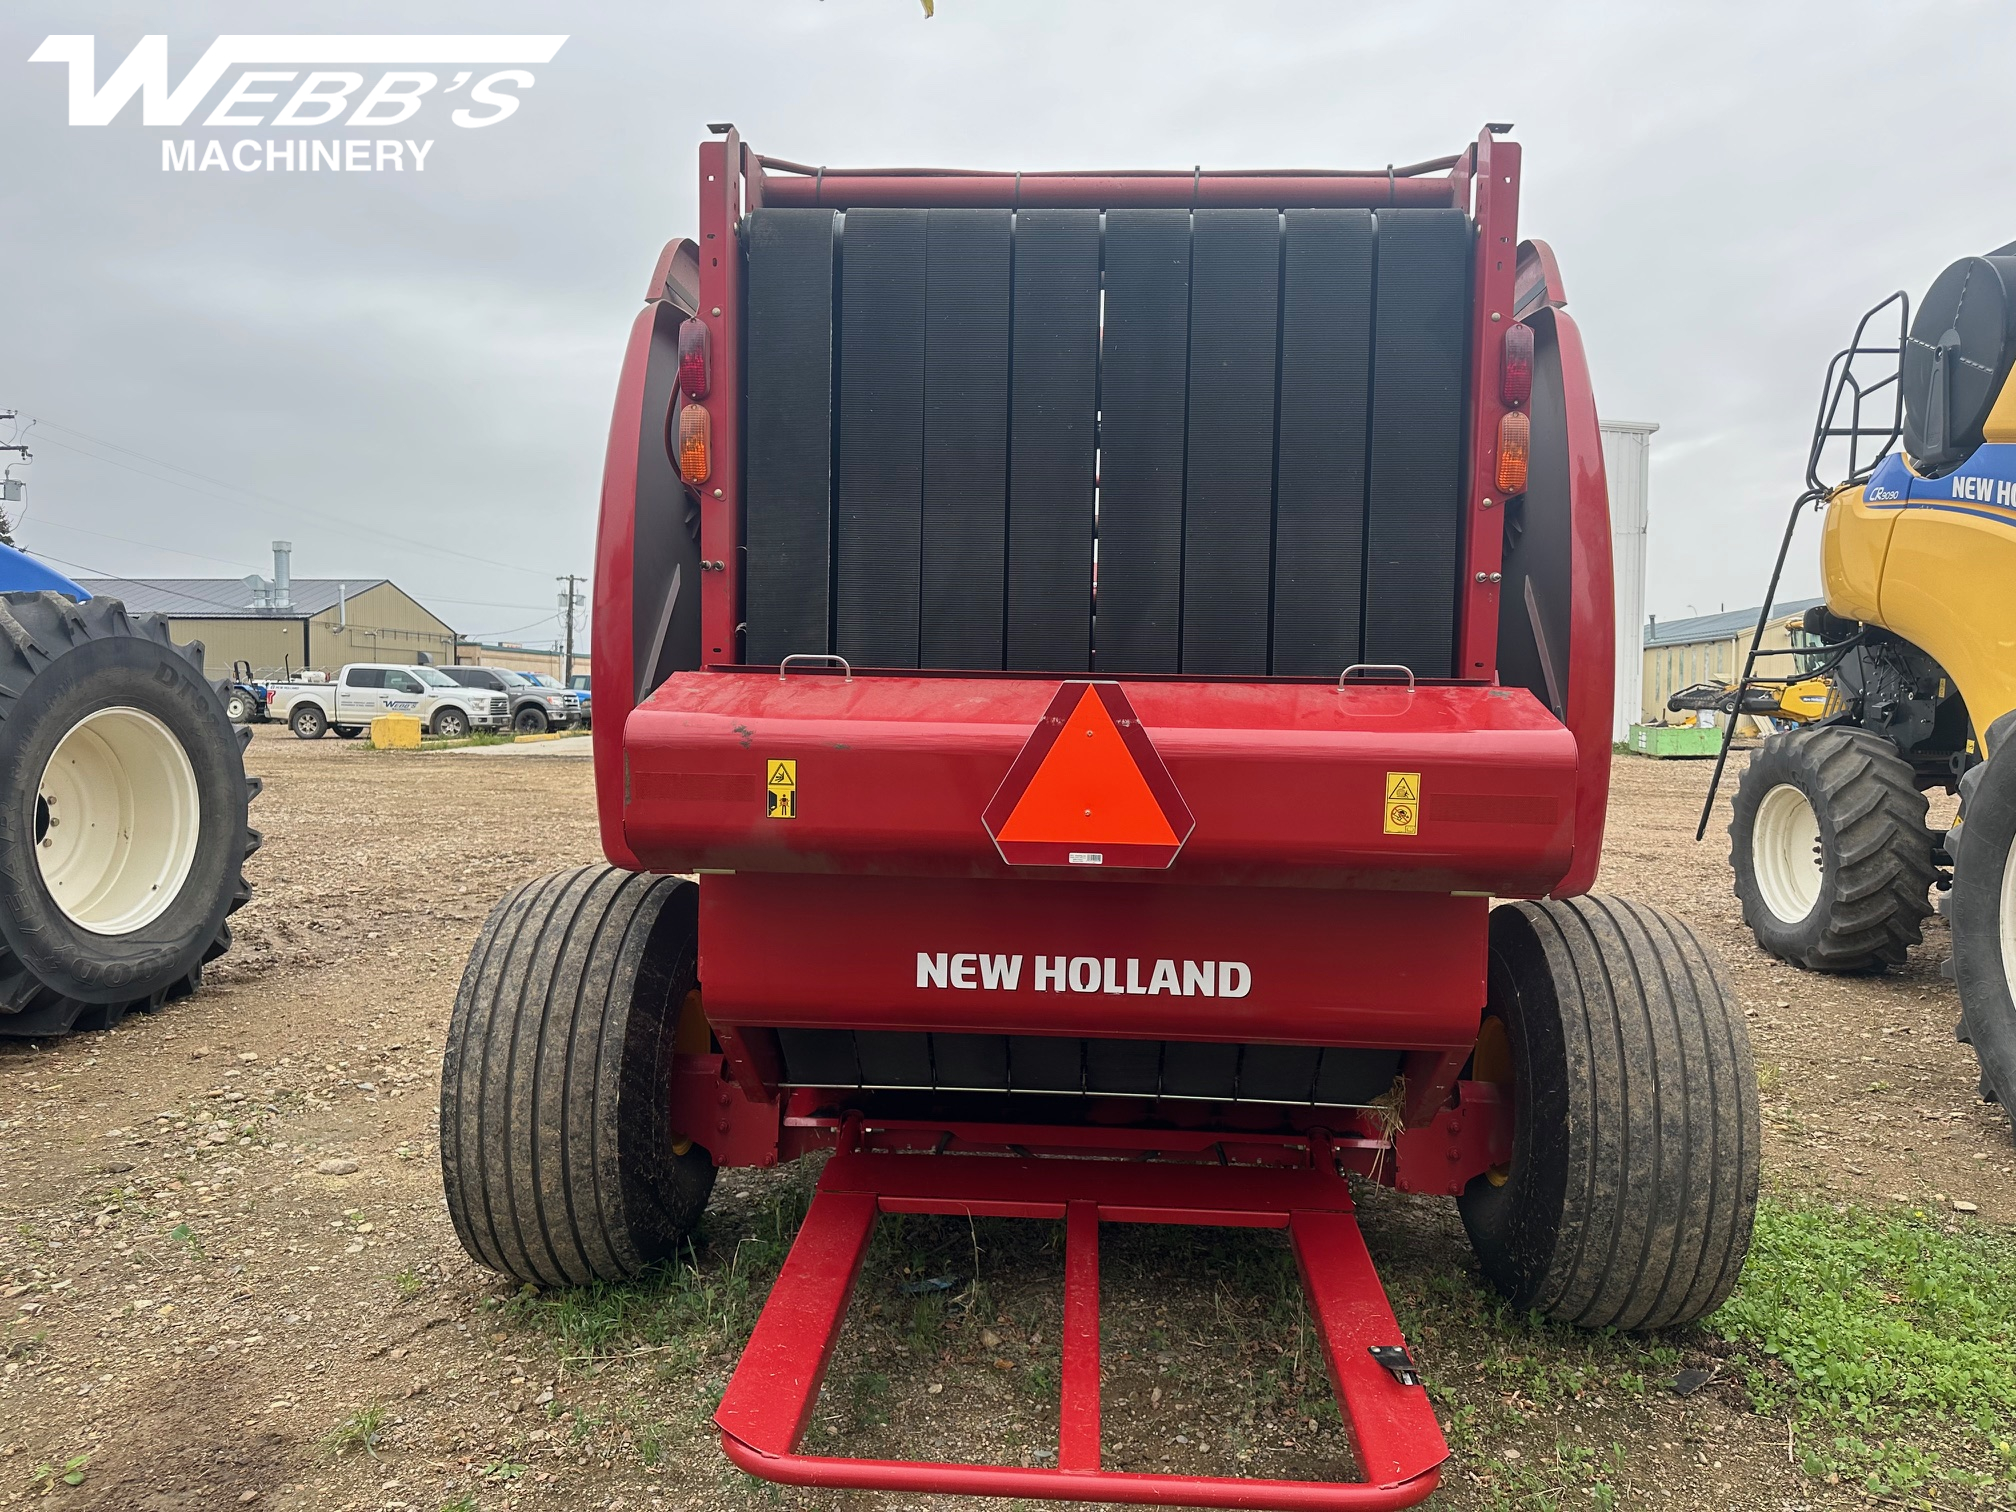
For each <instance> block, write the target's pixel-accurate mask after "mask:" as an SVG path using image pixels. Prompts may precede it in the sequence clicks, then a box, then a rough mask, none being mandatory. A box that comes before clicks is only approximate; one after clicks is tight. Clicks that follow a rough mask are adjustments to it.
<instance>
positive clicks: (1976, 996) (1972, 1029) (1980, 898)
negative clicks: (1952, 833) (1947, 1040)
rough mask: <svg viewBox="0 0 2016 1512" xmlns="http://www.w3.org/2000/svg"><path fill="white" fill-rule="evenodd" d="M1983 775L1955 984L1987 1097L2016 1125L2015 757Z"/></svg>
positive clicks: (1958, 877)
mask: <svg viewBox="0 0 2016 1512" xmlns="http://www.w3.org/2000/svg"><path fill="white" fill-rule="evenodd" d="M1998 749H1999V747H1998ZM2010 749H2011V750H2012V751H2016V746H2012V747H2010ZM1979 770H1980V772H1981V776H1980V778H1979V779H1978V785H1974V784H1970V785H1969V787H1968V790H1967V797H1966V802H1965V806H1964V807H1963V809H1962V811H1961V816H1962V821H1963V822H1962V823H1961V825H1960V833H1961V835H1962V837H1963V838H1962V840H1961V843H1960V848H1959V857H1958V864H1957V865H1956V866H1955V867H1954V868H1953V892H1952V899H1951V904H1950V909H1949V915H1950V919H1951V922H1952V925H1953V980H1954V985H1955V986H1957V987H1958V988H1959V989H1960V1028H1959V1036H1960V1038H1961V1040H1962V1041H1964V1042H1965V1043H1967V1044H1969V1045H1972V1046H1973V1047H1974V1054H1975V1057H1976V1058H1977V1059H1978V1060H1979V1061H1980V1063H1981V1096H1982V1097H1983V1098H1984V1099H1985V1100H1986V1101H1988V1102H1996V1103H2000V1104H2001V1105H2002V1107H2003V1109H2004V1110H2005V1111H2006V1112H2008V1113H2009V1115H2010V1117H2011V1118H2012V1120H2016V757H2011V756H2009V755H2002V754H1998V755H1996V756H1994V757H1993V758H1992V759H1990V760H1989V761H1988V763H1987V764H1986V765H1985V766H1983V767H1982V768H1980V769H1979Z"/></svg>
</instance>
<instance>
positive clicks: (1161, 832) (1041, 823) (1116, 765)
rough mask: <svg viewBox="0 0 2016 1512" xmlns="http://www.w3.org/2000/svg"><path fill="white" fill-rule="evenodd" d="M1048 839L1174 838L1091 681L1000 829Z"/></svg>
mask: <svg viewBox="0 0 2016 1512" xmlns="http://www.w3.org/2000/svg"><path fill="white" fill-rule="evenodd" d="M996 838H997V839H1000V840H1002V841H1016V840H1021V841H1036V842H1047V843H1049V844H1053V845H1064V844H1071V845H1079V844H1082V845H1175V844H1177V843H1178V837H1177V835H1176V832H1175V830H1173V829H1171V828H1170V825H1169V817H1168V815H1166V814H1164V813H1163V812H1162V805H1161V804H1159V803H1157V802H1156V801H1155V794H1154V793H1153V792H1152V791H1150V790H1149V787H1148V780H1147V779H1146V778H1145V777H1143V776H1142V775H1141V768H1140V767H1139V766H1138V765H1136V764H1135V761H1134V756H1133V753H1132V752H1130V751H1129V750H1128V749H1127V743H1126V742H1125V741H1124V740H1122V739H1121V738H1120V731H1119V729H1118V728H1117V727H1116V726H1115V725H1114V723H1113V716H1112V715H1110V714H1108V713H1107V712H1106V706H1105V704H1103V703H1101V702H1100V701H1099V698H1098V695H1097V694H1096V693H1095V692H1094V690H1093V689H1092V687H1091V686H1090V685H1089V684H1088V685H1087V686H1086V689H1085V692H1084V694H1083V696H1081V697H1080V698H1079V700H1078V707H1077V708H1076V709H1074V710H1072V712H1071V715H1070V717H1069V718H1068V719H1066V720H1065V722H1064V732H1063V733H1062V734H1061V735H1059V736H1058V737H1057V741H1056V743H1055V744H1054V745H1052V746H1051V747H1050V750H1049V753H1048V754H1047V755H1046V756H1044V758H1043V764H1042V765H1041V766H1039V767H1037V769H1036V771H1035V774H1034V775H1033V776H1032V777H1030V779H1029V786H1028V787H1027V788H1026V789H1024V790H1023V793H1022V796H1021V798H1020V799H1018V800H1017V801H1016V804H1015V807H1014V809H1013V811H1011V812H1010V813H1009V815H1008V819H1007V822H1005V823H1004V824H1003V825H1002V826H1001V828H1000V830H999V832H998V834H997V836H996Z"/></svg>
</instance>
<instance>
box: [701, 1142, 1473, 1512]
mask: <svg viewBox="0 0 2016 1512" xmlns="http://www.w3.org/2000/svg"><path fill="white" fill-rule="evenodd" d="M843 1140H844V1147H843V1151H842V1153H840V1154H837V1155H835V1156H834V1158H833V1159H832V1160H831V1161H830V1162H828V1164H827V1167H826V1170H825V1172H824V1174H823V1175H822V1176H821V1178H820V1182H819V1190H818V1194H817V1195H816V1196H815V1197H814V1199H813V1202H812V1207H811V1210H810V1212H808V1213H807V1214H806V1217H805V1222H804V1225H803V1227H802V1228H801V1229H800V1230H799V1237H798V1240H797V1242H796V1243H795V1244H794V1245H793V1247H792V1250H791V1255H790V1258H789V1259H788V1260H787V1261H786V1262H785V1265H784V1269H783V1271H782V1273H781V1274H780V1275H779V1276H778V1278H777V1281H776V1284H775V1285H774V1286H773V1287H772V1289H771V1293H770V1299H769V1301H768V1303H766V1305H765V1307H764V1310H763V1316H762V1319H761V1320H760V1321H759V1322H758V1323H757V1325H756V1331H755V1333H754V1334H753V1335H752V1336H751V1338H750V1340H749V1346H748V1348H747V1349H746V1350H745V1351H744V1352H743V1355H742V1360H741V1363H740V1364H739V1365H737V1367H736V1370H735V1375H734V1377H733V1379H731V1380H730V1382H729V1383H728V1390H727V1392H726V1394H725V1395H724V1396H723V1397H722V1399H721V1406H720V1409H719V1411H717V1412H716V1413H715V1418H714V1421H715V1423H716V1425H717V1426H718V1427H719V1428H720V1429H721V1443H722V1448H723V1450H724V1451H725V1452H726V1453H727V1455H728V1457H729V1459H731V1460H733V1461H734V1462H735V1464H737V1465H738V1466H740V1467H741V1468H742V1469H744V1470H746V1471H748V1472H749V1473H750V1474H752V1475H757V1476H761V1477H763V1478H764V1479H766V1480H774V1481H781V1482H784V1483H785V1484H789V1485H807V1486H825V1487H831V1488H836V1489H853V1490H884V1491H911V1492H921V1491H931V1492H949V1493H961V1494H967V1495H982V1496H1021V1497H1033V1498H1041V1499H1046V1500H1070V1501H1077V1500H1082V1501H1104V1502H1126V1503H1135V1504H1145V1505H1155V1506H1181V1507H1268V1508H1284V1509H1289V1508H1294V1509H1300V1508H1311V1509H1314V1508H1334V1509H1374V1508H1397V1507H1411V1506H1413V1505H1415V1504H1416V1503H1418V1502H1420V1501H1422V1500H1423V1499H1424V1498H1426V1497H1427V1496H1428V1495H1429V1493H1431V1492H1432V1491H1433V1490H1434V1489H1435V1485H1436V1482H1437V1479H1438V1476H1439V1468H1438V1467H1439V1466H1440V1465H1441V1463H1442V1461H1443V1460H1445V1459H1446V1458H1447V1457H1448V1447H1447V1445H1446V1444H1445V1443H1444V1442H1443V1438H1442V1432H1441V1429H1440V1427H1439V1426H1438V1425H1437V1423H1436V1421H1435V1413H1434V1409H1433V1408H1432V1407H1431V1406H1430V1405H1429V1402H1428V1395H1427V1392H1426V1390H1425V1389H1424V1388H1423V1387H1421V1386H1420V1385H1419V1384H1418V1383H1416V1384H1405V1383H1403V1381H1402V1380H1401V1376H1402V1375H1403V1374H1411V1370H1409V1369H1407V1366H1410V1365H1411V1360H1410V1359H1409V1357H1408V1356H1407V1355H1406V1353H1405V1346H1404V1344H1403V1343H1402V1341H1401V1337H1400V1328H1399V1324H1398V1323H1397V1322H1396V1321H1395V1319H1394V1317H1393V1311H1392V1308H1391V1307H1390V1306H1389V1305H1388V1304H1387V1301H1386V1297H1385V1293H1384V1291H1383V1290H1382V1289H1381V1287H1380V1285H1379V1278H1378V1275H1377V1273H1376V1272H1375V1271H1374V1269H1373V1266H1372V1261H1371V1258H1370V1256H1368V1255H1367V1254H1366V1252H1365V1244H1364V1240H1363V1239H1362V1238H1361V1237H1360V1235H1359V1232H1358V1225H1357V1222H1356V1220H1355V1218H1354V1217H1353V1210H1352V1205H1351V1197H1350V1192H1349V1190H1348V1189H1347V1187H1346V1186H1345V1183H1344V1180H1343V1178H1342V1177H1341V1176H1339V1175H1338V1174H1337V1173H1336V1170H1335V1168H1334V1163H1333V1161H1332V1158H1331V1154H1330V1147H1329V1143H1328V1141H1327V1140H1326V1139H1323V1138H1321V1137H1320V1136H1319V1137H1312V1138H1309V1139H1307V1140H1304V1141H1301V1142H1300V1147H1299V1154H1300V1156H1301V1163H1300V1165H1299V1166H1298V1167H1296V1168H1290V1169H1282V1168H1278V1167H1233V1166H1224V1165H1213V1166H1208V1167H1201V1166H1197V1165H1174V1164H1162V1163H1159V1162H1154V1161H1143V1160H1141V1159H1139V1158H1126V1157H1127V1156H1128V1155H1129V1154H1134V1155H1136V1156H1137V1157H1138V1153H1139V1149H1138V1141H1137V1142H1136V1148H1135V1149H1133V1150H1131V1151H1130V1150H1129V1149H1128V1148H1127V1144H1128V1140H1127V1136H1126V1135H1125V1133H1118V1134H1110V1135H1109V1136H1108V1142H1109V1148H1108V1149H1107V1150H1106V1151H1104V1152H1103V1153H1105V1154H1107V1155H1109V1156H1113V1157H1118V1158H1108V1159H1082V1158H1081V1159H1074V1160H1051V1159H1043V1158H1036V1157H1030V1158H1009V1159H981V1158H974V1157H971V1156H961V1155H937V1156H933V1155H898V1154H874V1153H863V1152H862V1151H860V1149H859V1148H858V1147H857V1146H858V1142H859V1128H858V1126H855V1125H851V1124H850V1126H849V1128H848V1130H847V1132H846V1133H845V1134H844V1135H843ZM882 1213H953V1214H959V1215H961V1216H979V1217H1003V1218H1036V1219H1052V1220H1056V1219H1062V1220H1063V1221H1064V1223H1065V1233H1066V1240H1065V1244H1066V1252H1065V1265H1064V1268H1065V1275H1064V1287H1065V1293H1064V1336H1063V1370H1062V1373H1061V1374H1062V1391H1061V1400H1060V1404H1059V1417H1058V1423H1059V1427H1058V1463H1057V1466H1056V1468H1055V1469H1049V1468H1029V1467H1023V1466H1009V1465H970V1464H945V1463H918V1462H907V1461H892V1460H862V1459H843V1458H838V1457H835V1456H829V1455H809V1454H802V1453H800V1452H799V1449H798V1446H799V1443H800V1441H801V1440H802V1438H803V1437H804V1434H805V1430H806V1428H807V1427H808V1426H809V1424H810V1422H811V1419H812V1413H813V1410H814V1407H815V1406H816V1404H817V1401H818V1395H819V1387H820V1383H821V1382H822V1380H823V1379H824V1377H825V1373H826V1368H827V1365H828V1364H829V1362H830V1361H831V1359H832V1355H833V1348H834V1344H835V1342H836V1340H837V1339H838V1337H839V1334H840V1328H841V1325H842V1323H843V1321H844V1320H845V1317H846V1312H847V1303H848V1299H849V1297H850V1296H851V1295H852V1292H853V1289H854V1285H855V1282H856V1279H857V1278H858V1276H859V1274H860V1269H861V1260H862V1256H863V1255H864V1254H865V1253H866V1251H867V1247H868V1238H869V1234H870V1232H871V1230H872V1229H873V1227H874V1223H875V1219H876V1217H877V1216H878V1215H880V1214H882ZM1101 1223H1170V1224H1204V1225H1218V1226H1233V1227H1246V1228H1276V1229H1282V1228H1285V1229H1286V1230H1287V1231H1288V1234H1289V1237H1290V1241H1291V1242H1292V1244H1293V1245H1294V1249H1295V1257H1296V1261H1297V1264H1298V1266H1299V1268H1300V1270H1301V1272H1302V1281H1303V1287H1304V1290H1305V1291H1306V1293H1307V1294H1308V1298H1309V1304H1310V1311H1311V1313H1312V1314H1313V1315H1314V1318H1315V1322H1316V1326H1317V1329H1318V1332H1319V1333H1320V1334H1321V1336H1322V1339H1323V1345H1324V1352H1325V1356H1326V1358H1327V1361H1328V1364H1329V1367H1330V1375H1331V1381H1332V1383H1333V1385H1334V1386H1335V1387H1336V1390H1337V1395H1338V1403H1339V1406H1340V1407H1341V1408H1342V1410H1343V1415H1344V1420H1345V1422H1346V1423H1347V1425H1348V1426H1349V1429H1350V1432H1351V1436H1352V1441H1353V1445H1354V1447H1355V1450H1356V1453H1357V1460H1358V1464H1359V1467H1360V1470H1361V1472H1362V1473H1363V1475H1364V1477H1365V1478H1364V1480H1363V1481H1360V1482H1354V1483H1346V1484H1325V1483H1313V1482H1302V1481H1281V1480H1260V1479H1244V1478H1219V1477H1204V1476H1185V1475H1151V1474H1141V1473H1133V1472H1121V1471H1109V1470H1104V1469H1102V1468H1100V1466H1101V1448H1100V1428H1099V1301H1098V1284H1099V1259H1098V1231H1099V1225H1100V1224H1101ZM1396 1350H1397V1351H1398V1353H1397V1354H1393V1353H1390V1352H1392V1351H1396ZM1374 1351H1379V1353H1378V1354H1375V1353H1374ZM1382 1357H1383V1358H1387V1359H1392V1360H1394V1361H1396V1362H1400V1363H1397V1364H1395V1365H1388V1364H1383V1363H1381V1359H1382Z"/></svg>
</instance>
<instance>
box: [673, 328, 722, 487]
mask: <svg viewBox="0 0 2016 1512" xmlns="http://www.w3.org/2000/svg"><path fill="white" fill-rule="evenodd" d="M713 378H714V346H713V338H712V337H710V336H709V335H708V334H707V327H706V325H705V324H703V323H702V322H701V321H699V320H689V321H687V322H686V323H685V324H684V325H682V326H680V327H679V392H680V393H682V394H684V395H685V396H686V397H687V398H688V399H705V398H706V397H707V389H708V386H709V385H710V384H711V383H712V381H713ZM689 481H690V480H689Z"/></svg>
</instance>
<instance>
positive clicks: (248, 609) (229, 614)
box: [77, 578, 389, 619]
mask: <svg viewBox="0 0 2016 1512" xmlns="http://www.w3.org/2000/svg"><path fill="white" fill-rule="evenodd" d="M387 581H389V580H388V579H386V578H371V579H368V580H365V579H360V580H357V581H350V580H347V579H337V578H295V579H294V581H293V584H292V589H293V592H292V595H291V596H292V598H293V603H292V605H291V606H290V607H288V608H285V609H271V608H265V607H255V606H254V605H253V603H252V590H251V588H250V587H249V586H247V585H246V584H245V583H244V582H243V581H242V580H240V579H238V578H78V579H77V584H78V586H79V587H81V588H82V589H83V590H84V591H85V592H86V593H89V594H90V595H92V597H94V598H116V599H118V600H120V601H121V602H122V603H124V604H125V605H126V607H127V608H128V609H130V610H131V611H132V612H133V613H135V614H166V615H169V616H171V617H173V618H176V619H306V618H308V617H310V616H311V615H317V614H322V613H324V612H326V611H328V610H330V609H334V608H335V607H336V605H337V603H338V601H339V600H341V599H344V598H355V597H357V595H358V594H360V593H362V592H364V591H365V590H366V589H368V588H375V587H377V586H378V585H379V584H380V583H383V582H387Z"/></svg>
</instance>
